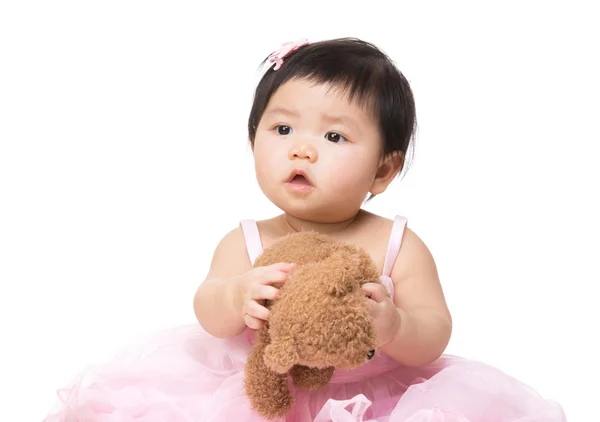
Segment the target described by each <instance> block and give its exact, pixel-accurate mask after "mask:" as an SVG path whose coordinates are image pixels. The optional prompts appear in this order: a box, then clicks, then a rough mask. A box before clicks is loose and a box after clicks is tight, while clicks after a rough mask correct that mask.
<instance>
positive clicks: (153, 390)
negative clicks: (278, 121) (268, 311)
mask: <svg viewBox="0 0 600 422" xmlns="http://www.w3.org/2000/svg"><path fill="white" fill-rule="evenodd" d="M250 347H251V345H250V342H249V341H248V337H247V336H246V335H241V336H239V337H235V338H232V339H219V338H215V337H212V336H210V335H209V334H208V333H206V332H205V331H204V330H203V329H202V328H201V327H200V326H199V325H197V324H193V325H189V326H183V327H177V328H174V329H169V330H166V331H162V332H159V333H157V334H155V335H153V336H151V337H149V338H147V339H145V340H144V341H142V342H138V343H137V344H134V345H130V346H129V347H127V348H125V349H124V350H123V351H122V352H121V353H120V354H118V355H117V356H116V357H115V358H113V359H112V360H110V361H109V362H107V363H105V364H102V365H97V366H93V367H89V368H87V369H86V370H84V371H82V372H81V373H80V374H79V375H78V376H77V378H76V379H75V380H73V382H72V383H71V384H70V385H69V386H68V387H67V388H65V389H62V390H60V391H59V392H58V396H59V400H58V402H57V405H56V407H55V409H53V410H52V411H51V412H50V414H49V415H48V416H47V418H46V419H45V420H44V422H84V421H85V422H165V421H168V422H198V421H203V422H213V421H214V422H216V421H239V422H258V421H264V419H263V418H261V417H260V415H258V414H257V413H255V412H254V411H252V409H251V408H250V404H249V402H248V399H247V398H246V396H245V393H244V384H243V380H244V365H245V362H246V358H247V356H248V353H249V351H250ZM292 388H293V387H292ZM294 394H295V397H296V403H295V404H294V407H293V408H292V411H291V412H290V413H289V414H288V416H287V417H286V418H285V419H284V420H285V421H290V422H291V421H298V422H307V421H315V422H330V421H331V422H367V421H369V422H371V421H377V422H479V421H486V422H509V421H512V422H517V421H518V422H533V421H535V422H564V421H566V418H565V415H564V413H563V411H562V409H561V407H560V406H559V405H558V404H556V403H554V402H551V401H548V400H545V399H543V398H542V397H541V396H539V395H538V394H537V393H536V392H535V391H534V390H532V389H531V388H529V387H528V386H526V385H524V384H522V383H520V382H519V381H517V380H516V379H514V378H511V377H509V376H508V375H506V374H504V373H502V372H501V371H499V370H497V369H495V368H492V367H490V366H488V365H484V364H482V363H479V362H474V361H470V360H466V359H461V358H458V357H453V356H444V357H442V358H441V359H439V360H438V361H436V362H434V363H432V364H431V365H427V366H425V367H421V368H408V367H402V366H399V365H398V364H397V363H396V362H394V361H393V360H392V359H390V358H389V357H387V356H386V355H384V354H381V355H379V356H377V357H375V358H374V359H373V360H371V361H369V363H368V364H367V365H365V366H363V367H361V368H359V369H356V370H353V371H338V372H336V374H335V375H334V378H333V379H332V381H331V383H330V384H329V385H328V386H327V387H326V388H324V389H323V390H320V391H313V392H306V391H296V390H294Z"/></svg>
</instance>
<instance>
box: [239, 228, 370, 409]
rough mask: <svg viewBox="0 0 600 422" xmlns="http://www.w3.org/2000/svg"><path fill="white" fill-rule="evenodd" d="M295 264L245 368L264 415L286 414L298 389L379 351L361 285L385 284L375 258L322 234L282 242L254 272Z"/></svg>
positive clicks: (268, 251) (255, 401)
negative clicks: (285, 263)
mask: <svg viewBox="0 0 600 422" xmlns="http://www.w3.org/2000/svg"><path fill="white" fill-rule="evenodd" d="M277 262H294V263H296V264H298V266H297V267H296V268H295V269H294V270H293V271H292V272H291V273H290V277H289V278H288V280H287V281H286V283H285V284H284V286H283V288H282V292H281V296H280V298H279V300H277V301H276V302H275V303H267V307H269V308H270V310H271V314H270V317H269V323H268V324H267V326H265V327H263V328H261V329H260V330H257V332H256V337H255V340H254V343H253V345H252V350H251V353H250V355H249V357H248V361H247V364H246V374H245V376H246V378H245V386H246V394H247V395H248V397H249V399H250V402H251V404H252V408H253V409H254V410H256V411H257V412H259V413H260V414H261V415H262V416H263V417H265V418H268V419H272V418H276V417H282V416H284V415H285V414H286V413H287V412H288V411H289V410H290V408H291V406H292V404H293V402H294V398H293V395H292V393H291V391H290V390H289V388H288V376H289V377H291V379H292V382H293V383H294V386H295V387H296V388H299V389H305V390H315V389H320V388H323V387H325V386H326V385H327V384H328V383H329V381H330V379H331V377H332V376H333V373H334V371H335V369H350V368H355V367H358V366H360V365H362V364H364V363H366V362H367V360H369V359H371V358H372V357H373V355H374V353H375V348H376V345H377V336H376V333H375V329H374V327H373V322H372V318H371V317H370V315H369V313H368V311H367V308H366V298H365V296H364V294H363V293H362V291H361V289H360V286H361V285H363V284H364V283H380V279H379V274H378V271H377V268H376V267H375V264H374V263H373V261H372V260H371V257H370V256H369V255H368V254H367V252H365V251H364V250H362V249H360V248H357V247H355V246H352V245H349V244H345V243H338V242H334V241H333V240H332V239H331V238H329V237H327V236H325V235H321V234H318V233H315V232H300V233H294V234H291V235H288V236H285V237H283V238H281V239H279V240H278V241H277V242H276V243H275V244H274V245H273V246H271V247H270V248H267V249H265V250H264V252H263V254H262V255H261V256H260V257H259V258H258V259H257V260H256V262H255V266H266V265H271V264H274V263H277Z"/></svg>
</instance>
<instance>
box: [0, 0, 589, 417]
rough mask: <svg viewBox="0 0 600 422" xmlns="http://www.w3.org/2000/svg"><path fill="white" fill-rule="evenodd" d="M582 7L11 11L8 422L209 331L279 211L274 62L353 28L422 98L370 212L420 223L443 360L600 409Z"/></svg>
mask: <svg viewBox="0 0 600 422" xmlns="http://www.w3.org/2000/svg"><path fill="white" fill-rule="evenodd" d="M588 3H589V4H585V3H583V2H573V1H569V2H567V1H563V2H549V1H546V2H536V3H534V2H528V1H520V2H507V1H504V2H497V4H496V5H491V2H471V3H467V2H456V1H453V2H438V3H432V2H424V1H419V2H416V1H415V2H411V3H410V4H407V3H406V2H393V3H392V2H390V3H389V4H388V3H384V2H377V1H369V2H367V3H360V4H356V5H352V4H351V3H349V2H345V1H344V2H341V1H339V2H318V3H315V4H312V3H311V2H282V1H278V2H246V3H243V5H242V3H241V2H240V5H234V4H231V3H226V2H223V3H220V2H215V3H214V4H212V5H210V6H206V5H201V2H167V1H164V2H156V1H152V2H150V1H144V2H142V1H137V2H132V1H103V2H75V1H71V2H65V1H55V2H41V1H40V2H29V1H16V0H15V1H8V2H7V1H4V2H2V3H1V5H0V74H1V75H0V142H1V144H0V201H1V202H0V282H1V284H0V286H1V287H0V289H1V291H0V324H1V327H0V333H1V334H0V336H1V337H0V342H1V343H2V346H1V348H0V354H1V355H2V357H1V360H0V362H1V363H0V365H1V367H0V374H1V375H0V386H1V388H2V391H1V396H0V397H1V398H0V401H1V402H2V406H1V410H0V413H1V414H0V419H1V420H7V421H8V420H12V421H35V420H41V419H42V418H43V417H44V415H45V414H46V412H47V411H48V410H49V409H50V407H51V406H53V404H54V403H55V391H56V389H58V388H60V387H62V386H64V385H66V383H67V382H68V381H70V380H71V379H72V378H73V377H74V376H75V375H76V373H77V372H78V371H79V370H80V369H82V368H83V367H84V366H85V365H87V364H89V363H94V362H101V361H103V360H106V359H108V358H109V357H110V356H111V355H112V353H114V352H116V351H117V350H118V349H119V348H120V347H121V346H123V345H125V344H127V343H128V342H130V341H132V340H133V339H135V338H137V337H139V336H141V335H143V334H145V333H151V332H153V331H155V330H158V329H161V328H168V327H172V326H175V325H179V324H186V323H190V322H193V321H194V316H193V311H192V297H193V294H194V291H195V289H196V288H197V286H198V284H199V283H200V282H201V281H202V279H203V277H204V275H205V274H206V271H207V269H208V264H209V261H210V259H211V255H212V251H213V248H214V247H215V245H216V243H217V242H218V240H219V239H220V238H221V236H222V235H224V234H225V233H226V232H227V231H229V230H231V229H232V228H233V227H235V226H236V225H237V224H238V221H239V220H240V219H241V218H256V219H261V218H267V217H270V216H272V215H274V214H275V213H277V212H278V210H277V209H275V208H274V207H273V206H272V205H271V204H270V203H269V202H268V201H267V200H266V199H265V198H264V197H263V196H262V195H261V192H260V191H259V189H258V187H257V184H256V182H255V179H254V173H253V171H254V170H253V162H252V155H251V153H250V150H249V148H248V146H247V136H246V119H247V115H248V112H249V107H250V104H251V99H252V98H251V97H252V92H253V89H254V84H255V82H256V81H257V80H258V77H259V76H260V75H259V71H258V66H259V64H260V62H261V61H262V60H263V59H264V58H265V57H266V56H267V55H268V54H270V53H271V52H272V51H273V50H274V49H276V48H277V47H278V46H279V45H280V43H282V42H284V41H289V40H293V39H297V38H300V37H308V38H309V39H310V40H320V39H324V38H333V37H341V36H355V37H360V38H364V39H366V40H368V41H371V42H374V43H375V44H377V45H379V46H380V47H381V48H382V49H383V50H384V51H386V52H387V53H388V54H389V55H390V56H392V58H393V59H394V60H395V61H396V63H397V64H398V66H399V67H400V69H401V70H402V71H403V72H404V74H405V75H406V77H407V78H408V79H409V81H410V83H411V84H412V87H413V90H414V94H415V97H416V102H417V109H418V119H419V127H420V129H419V133H418V138H417V147H416V150H415V155H414V158H413V162H412V166H411V168H410V170H409V171H408V173H407V174H406V177H404V179H403V180H397V181H396V182H394V183H393V185H392V186H391V188H390V190H389V191H388V192H387V193H385V194H384V195H383V196H381V197H379V198H376V199H375V200H374V201H373V202H372V203H371V204H369V205H368V206H367V209H368V210H370V211H373V212H377V213H381V214H383V215H385V216H387V217H390V218H391V217H393V216H394V215H395V214H396V213H399V214H403V215H405V216H406V217H407V218H408V220H409V224H410V226H411V228H412V229H413V230H415V231H416V232H417V234H419V235H420V236H421V237H422V238H423V239H424V240H425V242H426V243H427V244H428V246H429V247H430V249H431V251H432V252H433V254H434V256H435V258H436V260H437V263H438V267H439V272H440V275H441V279H442V282H443V285H444V288H445V291H446V294H447V299H448V302H449V305H450V307H451V309H452V311H453V316H454V323H455V330H454V336H453V338H452V341H451V344H450V346H449V347H448V353H451V354H457V355H461V356H464V357H467V358H474V359H478V360H482V361H484V362H487V363H489V364H491V365H494V366H496V367H498V368H500V369H502V370H504V371H505V372H508V373H509V374H511V375H513V376H515V377H516V378H518V379H520V380H522V381H523V382H525V383H526V384H529V385H531V386H532V387H534V388H535V389H537V390H538V391H539V392H540V393H541V394H542V395H544V396H545V397H548V398H550V399H554V400H557V401H559V402H560V403H561V404H562V405H563V406H564V408H565V411H566V413H567V417H568V419H569V421H589V420H592V419H595V418H596V417H597V414H596V412H595V409H596V408H597V401H598V393H599V392H600V390H599V389H598V384H597V380H598V376H599V375H600V374H599V372H600V371H599V369H598V360H597V357H598V355H599V354H600V348H599V346H598V334H597V333H598V328H597V325H598V322H600V312H599V310H598V306H597V300H598V299H597V296H596V295H594V292H597V290H598V289H597V284H598V282H600V271H599V270H598V267H597V264H596V263H595V262H594V261H595V260H597V259H598V255H599V247H598V238H599V236H600V230H599V224H598V218H599V212H600V208H599V207H598V205H597V203H598V184H599V182H600V174H599V171H598V169H597V167H596V164H597V161H598V158H597V157H598V155H597V154H598V152H599V149H598V143H599V141H600V130H599V128H598V115H599V112H600V107H599V99H598V98H599V95H600V84H599V82H598V75H600V66H599V65H598V63H597V58H598V41H597V40H598V39H600V31H599V30H598V25H597V15H596V14H595V13H593V12H592V10H593V8H592V6H591V4H592V2H591V1H590V2H588ZM392 5H393V6H392ZM210 8H212V10H211V9H210ZM594 26H595V28H594Z"/></svg>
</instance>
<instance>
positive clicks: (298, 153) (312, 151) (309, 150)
mask: <svg viewBox="0 0 600 422" xmlns="http://www.w3.org/2000/svg"><path fill="white" fill-rule="evenodd" d="M288 156H289V158H290V160H295V159H301V160H308V161H309V162H310V163H314V162H316V161H317V159H318V158H319V153H318V152H317V149H316V148H315V147H314V146H312V145H310V144H308V143H304V144H294V145H293V146H292V147H291V148H290V152H289V154H288Z"/></svg>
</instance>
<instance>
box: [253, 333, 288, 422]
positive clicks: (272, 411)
mask: <svg viewBox="0 0 600 422" xmlns="http://www.w3.org/2000/svg"><path fill="white" fill-rule="evenodd" d="M268 344H269V333H268V331H267V328H266V327H265V328H261V329H260V330H258V332H257V333H256V338H255V340H254V344H253V345H252V350H251V351H250V355H249V356H248V361H247V362H246V373H245V380H244V384H245V389H246V395H247V396H248V398H249V399H250V404H251V406H252V409H254V410H255V411H257V412H258V413H260V414H261V415H262V416H263V417H265V418H266V419H274V418H278V417H282V416H284V415H285V414H286V413H287V412H288V411H289V410H290V408H291V407H292V404H293V402H294V398H293V396H292V393H291V392H290V390H289V388H288V385H287V377H288V375H287V374H278V373H276V372H274V371H272V370H271V369H269V368H268V367H267V365H266V364H265V360H264V351H265V347H266V346H267V345H268Z"/></svg>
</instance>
